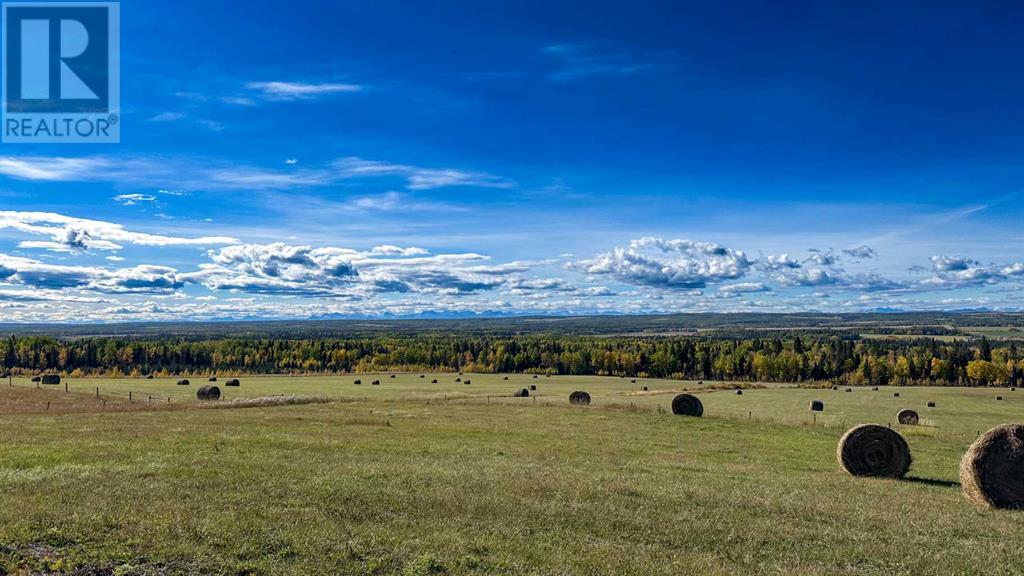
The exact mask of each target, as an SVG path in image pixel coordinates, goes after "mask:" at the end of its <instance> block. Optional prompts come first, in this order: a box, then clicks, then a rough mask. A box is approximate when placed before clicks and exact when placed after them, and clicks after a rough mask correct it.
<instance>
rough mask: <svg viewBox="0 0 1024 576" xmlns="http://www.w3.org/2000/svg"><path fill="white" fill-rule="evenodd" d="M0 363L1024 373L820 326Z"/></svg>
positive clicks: (981, 356)
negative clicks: (723, 333) (743, 333)
mask: <svg viewBox="0 0 1024 576" xmlns="http://www.w3.org/2000/svg"><path fill="white" fill-rule="evenodd" d="M0 357H2V358H3V369H4V372H5V373H8V374H14V375H24V374H37V373H41V372H59V373H62V374H65V375H69V376H72V377H75V376H86V375H91V376H145V375H149V374H154V375H172V374H210V373H218V372H223V373H239V374H327V373H351V372H371V371H389V370H390V371H466V372H527V373H547V374H572V375H611V376H631V377H655V378H676V379H705V380H736V381H760V382H833V383H842V384H848V385H888V384H896V385H899V384H933V385H955V386H984V385H998V386H1004V385H1019V384H1021V383H1024V354H1022V351H1021V350H1020V349H1019V348H1018V345H1017V343H1015V342H1013V341H1008V342H990V341H989V340H987V339H984V338H981V339H971V340H960V341H945V340H939V339H933V338H930V337H927V336H922V337H914V338H902V339H861V338H856V337H849V336H841V335H828V334H812V335H806V334H789V335H785V334H783V335H777V336H771V337H762V338H752V337H739V338H737V337H733V338H724V337H720V338H710V337H696V336H665V337H625V336H580V335H558V334H550V335H515V336H489V335H480V334H468V333H467V334H447V335H446V334H418V335H406V336H383V335H380V336H360V337H353V338H323V337H318V338H288V339H281V338H214V339H189V338H170V339H168V338H164V339H151V338H131V337H125V338H113V337H85V338H71V339H58V338H54V337H48V336H35V335H21V336H19V335H10V336H7V337H5V338H4V339H3V340H2V341H0Z"/></svg>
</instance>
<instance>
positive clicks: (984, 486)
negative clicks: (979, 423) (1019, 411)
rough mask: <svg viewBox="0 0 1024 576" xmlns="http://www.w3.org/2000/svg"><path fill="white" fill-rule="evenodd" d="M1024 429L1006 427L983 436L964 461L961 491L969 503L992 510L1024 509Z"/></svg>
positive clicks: (1000, 427)
mask: <svg viewBox="0 0 1024 576" xmlns="http://www.w3.org/2000/svg"><path fill="white" fill-rule="evenodd" d="M1022 470H1024V425H1021V424H1004V425H1002V426H996V427H995V428H993V429H991V430H989V431H988V432H985V433H984V434H982V435H981V436H980V437H979V438H978V439H977V440H975V441H974V444H971V447H970V448H968V449H967V453H966V454H964V457H963V459H962V460H960V487H961V489H962V490H963V492H964V496H966V497H967V499H968V500H970V501H972V502H974V503H976V504H981V505H983V506H988V507H991V508H1000V509H1010V510H1020V509H1022V508H1024V474H1022V473H1021V471H1022Z"/></svg>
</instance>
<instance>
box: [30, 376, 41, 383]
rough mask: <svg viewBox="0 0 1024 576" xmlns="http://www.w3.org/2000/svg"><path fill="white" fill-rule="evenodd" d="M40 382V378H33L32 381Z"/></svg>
mask: <svg viewBox="0 0 1024 576" xmlns="http://www.w3.org/2000/svg"><path fill="white" fill-rule="evenodd" d="M40 380H42V378H41V377H40V376H33V377H32V381H33V382H39V381H40Z"/></svg>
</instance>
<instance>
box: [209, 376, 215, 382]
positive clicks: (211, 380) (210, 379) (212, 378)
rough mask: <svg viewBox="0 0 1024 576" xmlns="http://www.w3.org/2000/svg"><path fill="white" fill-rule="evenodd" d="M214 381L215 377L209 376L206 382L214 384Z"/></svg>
mask: <svg viewBox="0 0 1024 576" xmlns="http://www.w3.org/2000/svg"><path fill="white" fill-rule="evenodd" d="M216 381H217V377H216V376H210V378H209V380H207V382H216Z"/></svg>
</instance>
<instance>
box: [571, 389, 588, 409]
mask: <svg viewBox="0 0 1024 576" xmlns="http://www.w3.org/2000/svg"><path fill="white" fill-rule="evenodd" d="M569 404H572V405H573V406H589V405H590V394H588V393H586V392H584V391H583V390H577V391H575V392H573V393H572V394H569Z"/></svg>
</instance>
